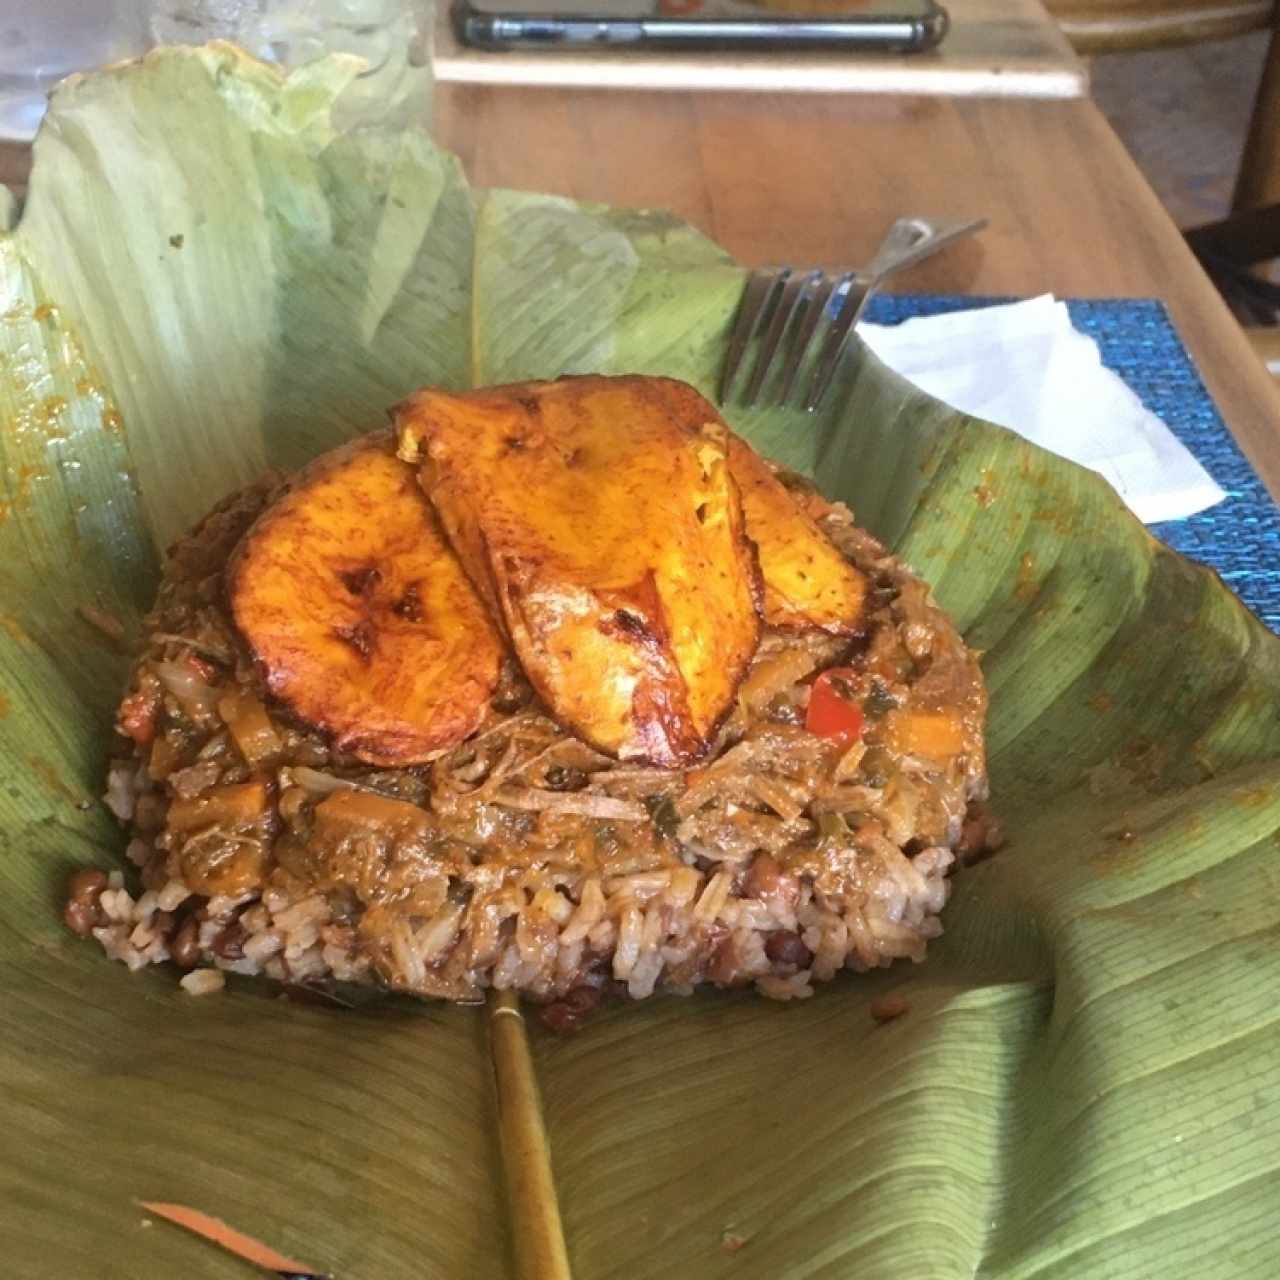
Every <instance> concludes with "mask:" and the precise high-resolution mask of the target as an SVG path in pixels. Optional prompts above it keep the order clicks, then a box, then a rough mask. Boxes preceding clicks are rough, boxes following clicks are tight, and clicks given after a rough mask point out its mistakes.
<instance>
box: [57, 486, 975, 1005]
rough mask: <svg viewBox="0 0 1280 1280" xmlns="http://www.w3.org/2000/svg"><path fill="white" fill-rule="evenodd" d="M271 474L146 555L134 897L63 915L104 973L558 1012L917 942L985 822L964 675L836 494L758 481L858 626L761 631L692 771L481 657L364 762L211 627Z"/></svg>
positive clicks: (768, 975)
mask: <svg viewBox="0 0 1280 1280" xmlns="http://www.w3.org/2000/svg"><path fill="white" fill-rule="evenodd" d="M278 484H279V482H278V481H276V480H270V479H268V480H264V481H263V482H261V483H259V484H258V485H255V486H253V487H252V488H250V489H248V490H246V491H244V492H242V493H240V494H238V495H236V496H235V497H234V498H232V499H230V500H228V501H226V502H224V503H223V504H222V505H221V506H220V507H219V508H217V509H216V510H215V511H214V512H213V513H211V514H210V515H209V516H208V517H207V518H206V519H205V520H204V521H203V522H202V523H201V524H200V525H199V526H198V527H197V528H196V529H195V530H193V531H192V532H191V533H190V534H188V535H187V536H186V537H184V538H183V539H182V540H181V541H179V542H178V543H177V544H176V545H175V546H174V547H173V548H172V549H171V551H170V553H169V556H168V560H167V568H166V573H165V576H164V579H163V582H162V585H161V588H160V592H159V597H158V600H157V603H156V606H155V608H154V610H153V612H152V613H151V614H150V615H149V617H148V619H147V639H146V643H145V650H144V652H143V653H142V655H141V657H140V658H139V660H138V661H137V663H136V666H135V668H134V672H133V678H132V682H131V685H130V689H129V692H128V694H127V696H126V697H125V698H124V700H123V702H122V704H121V707H120V712H119V717H118V728H119V731H120V732H119V737H118V746H117V751H116V755H115V758H114V759H113V761H112V763H111V765H110V774H109V783H108V791H107V797H106V799H107V803H108V805H109V806H110V808H111V809H112V811H113V812H114V813H115V814H116V816H117V817H118V818H119V819H120V820H121V822H122V823H124V824H125V825H126V826H127V828H128V830H129V833H130V840H129V843H128V859H129V861H130V863H132V864H133V867H134V868H135V873H136V879H137V881H138V887H136V888H134V889H133V890H130V889H129V888H126V887H125V883H124V878H123V877H122V876H121V874H120V873H119V872H114V873H112V874H111V876H110V877H108V876H106V875H105V874H104V873H102V872H97V871H86V872H81V873H79V875H78V876H77V877H76V878H75V879H74V880H73V882H72V886H71V894H70V898H69V901H68V904H67V910H66V918H67V922H68V924H69V925H70V926H71V927H72V928H73V929H74V930H75V931H76V932H78V933H81V934H82V935H86V936H87V935H89V934H92V936H93V937H94V938H96V939H97V940H98V942H100V943H101V945H102V947H103V948H104V949H105V951H106V952H107V954H108V955H109V956H111V957H112V958H114V959H117V960H120V961H123V962H124V963H125V964H127V965H128V966H129V967H130V968H131V969H136V968H140V967H142V966H145V965H148V964H156V963H161V962H165V961H173V962H174V963H175V964H176V965H177V966H178V967H179V968H181V969H185V970H188V971H192V972H188V976H187V978H186V979H184V985H186V986H187V987H188V989H190V990H193V991H197V992H199V991H204V990H213V989H216V988H218V987H220V986H221V978H220V976H219V975H220V972H230V973H236V974H264V975H266V976H267V977H269V978H273V979H275V980H277V981H278V982H281V983H285V984H290V985H292V986H319V987H322V988H324V987H329V986H331V984H334V983H362V984H381V985H383V986H385V987H388V988H391V989H394V990H397V991H402V992H407V993H412V994H415V995H419V996H425V997H439V998H444V999H448V1000H456V1001H474V1000H477V999H479V998H482V996H483V993H484V992H485V990H486V989H488V988H496V989H513V990H517V991H520V992H522V993H526V994H527V995H528V996H529V997H530V998H532V999H533V1000H535V1001H538V1002H542V1003H545V1004H546V1005H547V1006H548V1007H547V1009H546V1010H545V1016H546V1018H547V1020H548V1021H549V1022H550V1023H551V1024H552V1025H555V1026H557V1027H560V1028H569V1027H572V1026H573V1025H575V1023H576V1022H577V1021H578V1020H579V1019H580V1018H581V1017H582V1016H583V1015H584V1014H585V1013H586V1011H587V1010H589V1009H590V1008H591V1007H592V1006H594V1005H595V1004H596V1003H597V1002H598V1000H599V998H600V996H601V994H602V993H604V992H606V991H616V992H618V993H620V994H626V995H629V996H631V997H636V998H639V997H644V996H648V995H650V994H651V993H653V992H655V991H658V990H664V991H668V992H674V993H681V994H685V993H689V992H690V991H691V990H692V989H693V988H694V987H695V986H696V985H697V984H699V983H711V984H714V985H715V986H719V987H735V986H742V985H750V984H754V986H755V987H756V989H757V990H759V991H760V992H761V993H762V994H764V995H766V996H771V997H775V998H779V999H792V998H800V997H805V996H809V995H810V994H812V991H813V987H812V984H813V983H814V982H815V981H822V980H827V979H830V978H832V977H833V976H834V975H835V974H836V973H838V972H839V971H840V970H841V969H846V968H847V969H852V970H858V971H861V970H867V969H872V968H875V967H877V966H884V965H888V964H890V963H892V962H893V961H895V960H898V959H902V958H909V959H911V960H913V961H919V960H921V959H922V958H923V957H924V954H925V948H926V946H927V944H928V942H929V940H930V939H931V938H934V937H936V936H937V935H938V934H939V933H940V932H941V925H940V923H939V913H940V911H941V910H942V908H943V906H944V904H945V903H946V900H947V896H948V891H949V881H948V873H949V872H950V871H951V869H952V867H953V865H954V864H955V862H956V860H957V858H960V859H963V858H964V857H965V856H966V855H969V854H972V853H974V852H975V851H977V850H978V849H980V848H981V847H982V846H983V845H984V844H986V843H988V842H989V841H990V840H991V839H992V837H993V834H994V828H993V824H992V823H991V821H990V819H989V818H988V816H987V814H986V812H985V807H984V805H983V803H982V802H983V801H984V800H985V797H986V791H987V784H986V774H985V758H984V750H983V739H982V728H983V718H984V714H985V708H986V694H985V690H984V687H983V683H982V678H981V674H980V671H979V667H978V663H977V660H976V657H975V655H974V654H973V653H972V652H971V651H969V650H968V649H967V648H966V647H965V645H964V643H963V641H962V640H961V638H960V636H959V635H958V633H957V632H956V630H955V628H954V627H953V625H952V624H951V622H950V621H949V620H948V619H947V618H946V617H945V616H944V615H943V614H942V613H941V612H940V610H939V609H938V608H937V607H936V606H935V604H934V603H933V601H932V599H931V597H930V594H929V591H928V588H927V587H926V586H925V584H924V583H922V582H921V581H920V580H919V579H918V578H916V577H914V576H913V575H912V574H911V573H910V571H909V570H908V569H907V568H906V567H905V566H904V565H903V564H901V563H900V562H899V561H897V560H896V559H894V558H893V557H892V556H890V555H889V554H888V553H887V552H886V550H885V549H884V548H883V547H882V546H881V545H880V544H879V543H877V542H876V541H875V540H874V539H873V538H872V537H870V536H869V535H868V534H867V533H865V532H863V531H862V530H860V529H858V528H857V527H856V526H855V524H854V522H853V518H852V516H851V514H850V513H849V511H848V510H847V509H846V508H844V507H842V506H840V505H838V504H831V503H828V502H826V501H825V500H823V499H822V498H821V497H820V496H819V495H818V494H817V493H816V492H815V491H814V490H812V488H810V487H808V486H807V485H804V484H802V483H801V482H800V481H798V480H796V479H795V478H792V477H787V484H788V486H789V487H791V488H792V491H793V492H795V493H796V495H797V497H798V499H799V501H800V502H801V504H802V505H803V506H804V507H805V509H806V510H807V511H808V512H809V513H810V514H811V515H812V516H813V517H814V518H815V519H816V520H817V521H818V523H819V525H820V526H821V528H822V530H823V531H824V532H825V534H826V535H827V536H828V537H829V538H830V539H831V541H832V542H833V543H834V544H835V546H836V547H837V548H838V549H839V550H840V552H841V553H842V554H843V555H844V556H845V557H847V558H848V560H850V561H851V562H852V563H853V564H855V565H856V566H857V567H858V568H859V569H860V570H861V571H862V572H863V573H864V574H865V575H866V576H867V578H868V580H869V582H870V584H871V589H870V594H869V598H868V605H867V618H866V626H865V628H864V631H863V634H862V635H861V636H859V637H858V638H856V639H855V640H853V641H850V640H849V639H847V638H840V637H833V636H831V635H828V634H825V633H823V632H821V631H817V630H812V631H808V632H803V631H802V632H796V631H785V632H784V631H781V630H766V632H765V634H764V636H763V639H762V641H761V643H760V645H759V648H758V650H757V652H756V655H755V657H754V659H753V660H752V662H751V666H750V668H749V671H748V674H747V676H746V679H745V681H744V682H743V684H742V686H741V688H740V691H739V695H738V698H737V702H736V705H735V707H734V709H733V711H732V713H731V714H730V716H729V717H728V718H727V720H726V721H725V722H724V724H723V726H722V728H721V729H720V731H719V734H718V737H717V740H716V742H715V745H714V749H713V751H712V752H711V753H710V755H709V757H708V758H707V759H706V760H705V761H703V762H701V763H700V764H699V765H698V766H697V767H693V768H685V769H668V768H655V767H650V766H645V765H636V764H628V763H625V762H620V761H618V760H616V759H611V758H609V757H607V756H605V755H603V754H601V753H599V752H598V751H596V750H594V749H593V748H591V747H590V746H588V745H586V744H585V743H584V742H583V741H581V740H580V739H579V738H577V737H575V736H573V735H572V734H571V733H569V732H568V731H566V729H565V728H563V727H562V726H561V725H560V724H558V723H557V722H556V720H554V719H553V718H552V717H551V716H550V715H549V714H548V711H547V709H546V707H545V706H544V705H543V704H542V703H541V702H540V701H539V699H538V698H537V696H536V695H535V694H534V692H533V690H532V688H531V687H530V685H529V684H528V683H527V682H526V680H525V678H524V677H523V675H522V674H521V672H520V669H519V668H518V666H517V665H516V664H515V663H514V662H511V661H508V662H507V663H506V665H505V666H504V668H503V672H502V676H501V679H500V681H499V684H498V688H497V690H496V692H495V694H494V696H493V697H492V699H491V700H490V703H489V707H488V711H487V713H486V715H485V719H484V721H483V723H482V724H481V727H480V728H479V730H478V731H477V732H475V733H474V734H472V735H471V736H470V737H468V738H467V739H466V740H465V741H463V742H461V743H460V744H458V745H456V746H455V747H453V748H452V749H451V750H449V751H447V752H446V753H445V754H443V755H442V756H440V757H439V758H438V759H435V760H434V761H432V762H431V763H429V764H424V765H419V766H414V767H409V768H379V767H373V766H370V765H369V764H367V763H362V762H361V761H360V760H358V759H356V758H355V757H354V756H350V755H344V754H343V753H342V752H341V751H339V750H337V749H335V748H334V747H333V746H331V744H330V742H329V741H327V740H326V739H325V737H324V736H323V735H321V734H319V733H317V732H316V731H314V730H311V729H308V728H307V727H305V726H303V725H301V724H299V723H298V722H297V721H295V720H292V719H291V718H290V716H289V715H288V714H287V713H286V712H285V711H284V710H283V709H282V708H280V707H279V706H278V705H276V704H275V703H273V700H272V699H271V697H270V696H269V695H268V694H267V692H266V689H265V687H264V684H263V682H262V679H261V676H260V672H259V671H258V670H257V669H256V667H255V663H254V662H253V661H252V659H251V657H250V655H249V653H248V652H247V650H246V648H245V647H244V644H243V641H242V639H241V638H240V636H239V635H238V633H237V630H236V628H235V626H234V625H233V623H232V620H231V618H230V616H229V612H228V609H227V604H226V597H225V585H224V570H225V568H226V565H227V563H228V560H229V558H230V557H231V555H232V553H233V551H234V549H235V547H236V545H237V543H238V542H239V541H240V539H241V538H242V536H243V534H244V533H245V531H246V529H247V528H248V527H249V526H250V524H251V523H252V522H253V520H254V519H255V518H256V517H257V516H258V515H259V513H260V512H261V511H262V510H263V509H264V508H265V507H266V506H267V505H268V504H269V503H270V502H271V501H272V499H273V496H274V495H275V493H276V492H277V487H278ZM819 696H821V697H822V698H824V699H825V700H826V702H827V703H828V704H830V706H833V707H835V709H836V713H837V717H836V719H837V729H838V731H830V730H829V729H824V727H823V725H822V723H820V722H821V720H822V717H821V716H816V715H815V711H816V710H817V708H816V706H814V705H811V701H812V700H813V699H815V698H817V697H819ZM833 699H834V701H833ZM842 709H843V711H842ZM829 711H830V707H828V714H829ZM841 714H843V715H844V717H845V721H844V722H843V724H842V725H841V724H840V715H841ZM850 719H852V720H854V721H855V722H856V723H855V724H853V725H852V726H851V725H850V723H849V720H850Z"/></svg>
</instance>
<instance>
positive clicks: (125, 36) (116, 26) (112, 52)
mask: <svg viewBox="0 0 1280 1280" xmlns="http://www.w3.org/2000/svg"><path fill="white" fill-rule="evenodd" d="M431 14H432V6H431V0H0V137H5V138H17V139H20V140H25V139H28V138H30V137H31V136H32V135H33V134H34V132H35V129H36V125H37V124H38V123H39V122H40V118H41V116H42V115H43V114H44V108H45V95H46V94H47V93H48V91H49V89H51V88H52V87H53V85H54V84H56V83H57V82H58V81H59V80H60V79H62V77H63V76H65V75H68V74H69V73H71V72H73V71H83V70H88V69H90V68H92V67H99V66H102V65H103V64H105V63H108V62H115V61H118V60H119V59H121V58H128V57H134V56H136V55H137V54H140V53H142V52H144V51H145V50H146V49H147V48H149V47H150V46H152V45H154V44H203V43H204V42H205V41H206V40H214V39H221V40H233V41H235V42H236V43H237V44H239V45H241V46H242V47H243V48H245V49H247V50H248V51H249V52H250V53H252V54H254V55H256V56H257V57H259V58H263V59H264V60H267V61H271V62H278V63H280V64H281V65H282V66H285V67H290V68H292V67H298V66H302V65H303V64H305V63H307V62H311V61H313V60H314V59H316V58H318V57H322V56H323V55H324V54H326V53H334V52H339V53H352V54H356V55H357V56H359V57H361V58H363V59H364V60H365V61H366V63H367V64H368V66H367V69H366V70H365V71H364V73H363V74H362V75H361V76H360V77H359V79H357V81H356V82H355V83H354V84H353V85H352V86H351V88H350V89H349V90H348V91H347V92H346V93H345V94H344V95H343V99H342V106H343V109H344V115H345V117H346V119H345V120H344V123H346V124H353V123H354V124H360V123H365V122H372V121H373V120H377V119H383V118H385V117H386V115H387V113H388V112H389V111H394V112H397V113H409V112H412V113H413V114H414V115H416V116H417V117H418V118H421V117H422V116H423V115H424V113H425V112H426V110H427V106H428V104H429V92H430V72H429V64H430V39H431Z"/></svg>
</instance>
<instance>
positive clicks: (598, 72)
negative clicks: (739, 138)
mask: <svg viewBox="0 0 1280 1280" xmlns="http://www.w3.org/2000/svg"><path fill="white" fill-rule="evenodd" d="M524 3H525V4H526V5H528V6H536V7H542V8H545V9H546V10H548V11H549V12H554V11H556V9H557V8H558V7H560V0H524ZM945 4H946V9H947V12H948V13H949V14H950V15H951V29H950V31H949V32H948V34H947V37H946V39H945V40H944V41H943V42H942V44H941V45H940V46H939V47H938V48H937V49H935V50H932V51H930V52H928V53H917V54H907V55H901V56H886V55H885V54H884V53H861V54H856V53H855V54H850V53H826V54H824V53H820V52H817V51H813V50H809V51H806V52H804V53H800V54H792V55H786V54H782V53H777V52H769V53H763V52H762V53H737V54H734V53H708V52H706V51H702V52H698V53H678V52H658V51H648V52H641V51H638V50H634V49H631V50H620V49H617V48H610V47H609V46H607V45H598V46H592V47H591V48H589V49H578V50H575V51H572V52H560V51H555V50H534V51H526V52H513V51H507V52H503V53H491V52H486V51H485V50H482V49H471V48H468V47H467V46H465V45H461V44H459V43H458V42H457V40H456V39H455V38H454V35H453V29H452V25H451V23H450V21H449V15H448V5H446V4H443V3H442V4H439V5H438V6H437V22H436V31H435V71H436V78H437V79H438V80H440V81H441V82H444V83H468V84H543V85H560V86H569V85H572V86H579V87H582V86H595V87H604V88H609V89H613V90H617V89H627V88H640V89H652V90H664V89H666V90H669V89H682V88H683V89H690V88H696V89H702V90H707V89H738V90H744V91H748V92H774V91H777V90H783V89H787V90H795V91H797V92H805V93H831V92H839V93H864V94H866V93H875V94H883V93H914V94H934V93H940V94H982V95H986V96H998V97H1033V98H1074V97H1080V96H1082V95H1084V94H1086V93H1087V92H1088V89H1089V74H1088V71H1087V70H1086V69H1085V66H1084V64H1083V63H1082V62H1081V61H1080V59H1079V58H1078V57H1077V56H1076V54H1075V52H1074V50H1073V49H1072V47H1071V45H1070V43H1069V42H1068V40H1067V38H1066V37H1065V36H1064V35H1063V34H1062V31H1061V30H1060V29H1059V27H1058V25H1057V23H1056V22H1054V20H1053V19H1052V18H1051V17H1050V16H1049V14H1048V12H1047V11H1046V9H1045V8H1044V5H1043V4H1042V3H1041V0H945Z"/></svg>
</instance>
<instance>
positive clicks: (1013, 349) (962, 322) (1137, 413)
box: [858, 294, 1226, 524]
mask: <svg viewBox="0 0 1280 1280" xmlns="http://www.w3.org/2000/svg"><path fill="white" fill-rule="evenodd" d="M858 332H859V334H860V335H861V336H862V337H863V339H864V340H865V341H866V343H867V345H868V346H869V347H870V348H871V349H872V350H873V351H874V352H875V353H876V355H878V356H879V357H880V359H881V360H883V361H884V362H885V363H886V364H887V365H889V366H890V368H892V369H896V370H897V371H898V372H899V373H900V374H902V376H903V377H904V378H907V379H908V380H909V381H911V382H913V383H915V385H916V386H918V387H919V388H920V389H921V390H922V391H927V392H928V393H929V394H930V395H932V396H936V397H937V398H938V399H939V400H943V401H945V402H946V403H947V404H949V405H952V406H953V407H954V408H956V409H960V410H962V411H963V412H965V413H971V414H973V415H974V416H975V417H979V418H985V419H987V420H988V421H989V422H997V423H999V424H1000V425H1001V426H1005V427H1009V428H1010V429H1011V430H1013V431H1016V432H1017V433H1018V434H1019V435H1020V436H1022V437H1024V438H1025V439H1027V440H1031V441H1033V442H1034V443H1035V444H1038V445H1041V446H1042V447H1043V448H1045V449H1049V450H1051V451H1052V452H1053V453H1056V454H1059V455H1061V456H1062V457H1064V458H1070V459H1071V461H1073V462H1078V463H1080V464H1081V465H1083V466H1086V467H1089V468H1091V469H1092V470H1094V471H1097V472H1098V473H1099V474H1100V475H1102V476H1104V477H1105V478H1106V479H1107V480H1109V481H1110V482H1111V484H1112V486H1113V487H1114V488H1115V490H1116V492H1117V493H1119V494H1120V496H1121V497H1122V498H1123V499H1124V501H1125V502H1126V503H1127V504H1128V506H1129V508H1130V509H1131V510H1132V511H1133V513H1134V514H1135V515H1136V516H1137V517H1138V519H1140V520H1142V521H1143V522H1144V523H1146V524H1153V523H1155V522H1156V521H1158V520H1180V519H1181V518H1182V517H1184V516H1189V515H1194V514H1195V513H1196V512H1197V511H1203V510H1204V509H1205V508H1206V507H1211V506H1213V505H1214V504H1215V503H1217V502H1221V501H1222V499H1223V498H1225V497H1226V494H1225V493H1224V492H1223V491H1222V490H1221V489H1220V488H1219V487H1218V486H1217V485H1216V484H1215V483H1214V481H1213V478H1212V477H1211V476H1210V475H1209V473H1208V472H1207V471H1206V470H1205V469H1204V468H1203V467H1202V466H1201V465H1200V464H1199V463H1198V462H1197V461H1196V460H1195V458H1194V457H1193V456H1192V454H1191V452H1190V450H1188V449H1187V447H1186V446H1185V445H1184V444H1183V443H1182V442H1181V441H1180V440H1179V439H1178V438H1177V437H1176V436H1175V435H1174V434H1173V433H1172V432H1171V431H1170V430H1169V428H1168V427H1166V426H1165V425H1164V423H1163V422H1161V421H1160V419H1159V418H1157V417H1156V416H1155V414H1153V413H1151V412H1150V411H1149V410H1148V409H1147V408H1146V407H1145V406H1144V405H1143V404H1142V402H1141V401H1140V400H1139V399H1138V397H1137V396H1136V395H1134V393H1133V392H1132V391H1130V390H1129V388H1128V387H1127V386H1126V385H1125V384H1124V382H1123V381H1122V380H1121V379H1120V378H1119V377H1117V376H1116V374H1114V373H1112V371H1111V370H1110V369H1108V368H1107V367H1106V366H1105V365H1104V364H1103V363H1102V358H1101V356H1100V355H1099V353H1098V344H1097V343H1096V342H1094V340H1093V339H1092V338H1090V337H1088V336H1087V335H1085V334H1083V333H1081V332H1080V331H1079V330H1078V329H1076V328H1075V326H1074V325H1072V323H1071V316H1070V314H1069V313H1068V311H1067V308H1066V304H1065V303H1062V302H1059V301H1057V300H1056V299H1055V298H1053V297H1052V296H1050V295H1048V294H1046V295H1045V296H1044V297H1040V298H1031V299H1029V300H1027V301H1026V302H1013V303H1009V304H1008V305H1005V306H996V307H981V308H977V309H975V310H973V311H955V312H951V313H949V314H947V315H939V316H918V317H915V318H913V319H911V320H904V321H903V322H902V323H901V324H899V325H891V326H886V325H872V324H864V325H860V326H859V327H858Z"/></svg>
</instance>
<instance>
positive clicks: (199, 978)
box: [178, 969, 227, 996]
mask: <svg viewBox="0 0 1280 1280" xmlns="http://www.w3.org/2000/svg"><path fill="white" fill-rule="evenodd" d="M178 985H179V986H180V987H181V988H182V989H183V990H184V991H185V992H186V993H187V994H188V995H189V996H207V995H212V994H213V993H214V992H215V991H221V990H222V988H223V987H225V986H226V985H227V980H226V979H225V978H224V977H223V976H222V974H221V973H219V972H218V970H217V969H192V970H191V972H190V973H188V974H186V975H185V976H184V977H183V978H182V980H181V982H179V983H178Z"/></svg>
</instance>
